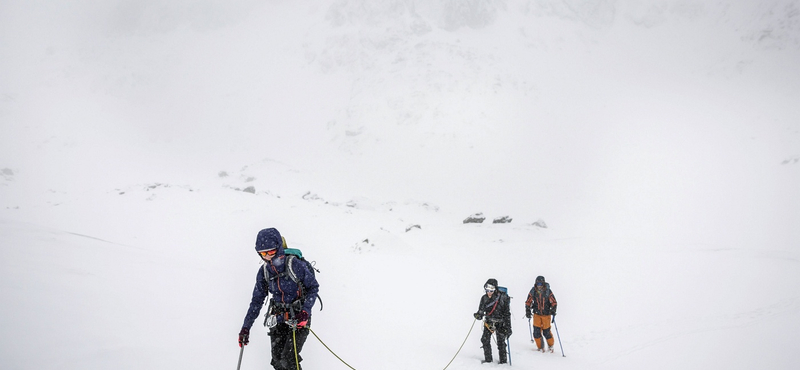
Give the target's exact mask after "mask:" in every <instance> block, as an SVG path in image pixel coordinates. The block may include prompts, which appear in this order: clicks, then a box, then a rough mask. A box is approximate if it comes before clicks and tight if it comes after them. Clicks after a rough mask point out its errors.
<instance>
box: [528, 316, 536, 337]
mask: <svg viewBox="0 0 800 370" xmlns="http://www.w3.org/2000/svg"><path fill="white" fill-rule="evenodd" d="M528 331H529V332H531V342H535V341H534V340H533V324H531V318H530V317H529V318H528Z"/></svg>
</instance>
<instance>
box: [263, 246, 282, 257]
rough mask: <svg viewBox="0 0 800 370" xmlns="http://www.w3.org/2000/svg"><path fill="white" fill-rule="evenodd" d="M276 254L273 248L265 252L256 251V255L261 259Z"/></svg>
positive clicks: (276, 249) (275, 249) (276, 251)
mask: <svg viewBox="0 0 800 370" xmlns="http://www.w3.org/2000/svg"><path fill="white" fill-rule="evenodd" d="M276 253H278V248H273V249H270V250H266V251H258V254H260V255H261V257H267V256H270V257H272V256H274V255H275V254H276Z"/></svg>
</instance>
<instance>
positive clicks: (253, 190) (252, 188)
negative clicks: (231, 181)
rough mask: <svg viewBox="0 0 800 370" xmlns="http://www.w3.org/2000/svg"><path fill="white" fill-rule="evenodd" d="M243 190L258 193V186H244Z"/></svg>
mask: <svg viewBox="0 0 800 370" xmlns="http://www.w3.org/2000/svg"><path fill="white" fill-rule="evenodd" d="M242 191H243V192H245V193H250V194H255V193H256V188H255V186H248V187H246V188H244V190H242Z"/></svg>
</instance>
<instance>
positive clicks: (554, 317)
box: [550, 312, 556, 322]
mask: <svg viewBox="0 0 800 370" xmlns="http://www.w3.org/2000/svg"><path fill="white" fill-rule="evenodd" d="M550 316H553V320H551V321H550V322H556V313H555V312H553V313H551V314H550Z"/></svg>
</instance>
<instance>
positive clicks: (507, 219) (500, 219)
mask: <svg viewBox="0 0 800 370" xmlns="http://www.w3.org/2000/svg"><path fill="white" fill-rule="evenodd" d="M511 220H512V218H511V217H509V216H501V217H496V218H495V219H494V220H492V223H493V224H508V223H511Z"/></svg>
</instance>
